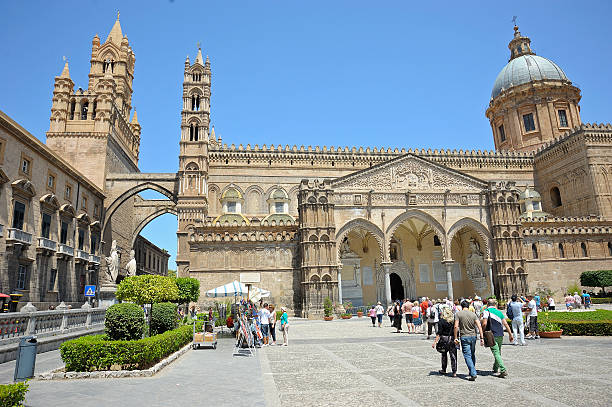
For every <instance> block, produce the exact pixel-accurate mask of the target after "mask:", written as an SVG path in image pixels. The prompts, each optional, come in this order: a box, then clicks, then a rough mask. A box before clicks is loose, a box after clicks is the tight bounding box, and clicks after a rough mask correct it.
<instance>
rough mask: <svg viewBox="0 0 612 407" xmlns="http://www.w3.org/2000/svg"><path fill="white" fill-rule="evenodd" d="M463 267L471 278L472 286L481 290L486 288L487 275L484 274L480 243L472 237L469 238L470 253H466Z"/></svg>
mask: <svg viewBox="0 0 612 407" xmlns="http://www.w3.org/2000/svg"><path fill="white" fill-rule="evenodd" d="M465 267H466V269H467V270H466V271H467V275H468V277H469V278H470V280H472V283H473V284H474V288H475V289H476V290H477V291H482V290H484V289H486V288H487V277H486V275H485V270H484V268H485V263H484V257H483V254H482V251H481V250H480V245H479V244H478V242H477V241H476V239H474V238H473V237H472V238H470V254H469V255H468V257H467V259H466V262H465Z"/></svg>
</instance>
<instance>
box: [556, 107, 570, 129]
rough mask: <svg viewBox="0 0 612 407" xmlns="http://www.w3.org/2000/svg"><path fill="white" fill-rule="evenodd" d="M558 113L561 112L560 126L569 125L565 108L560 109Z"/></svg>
mask: <svg viewBox="0 0 612 407" xmlns="http://www.w3.org/2000/svg"><path fill="white" fill-rule="evenodd" d="M557 113H559V127H569V126H568V125H567V114H566V113H565V110H559V111H558V112H557Z"/></svg>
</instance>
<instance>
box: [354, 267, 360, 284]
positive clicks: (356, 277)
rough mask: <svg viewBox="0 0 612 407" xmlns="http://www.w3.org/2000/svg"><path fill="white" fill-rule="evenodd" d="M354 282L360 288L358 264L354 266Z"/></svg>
mask: <svg viewBox="0 0 612 407" xmlns="http://www.w3.org/2000/svg"><path fill="white" fill-rule="evenodd" d="M355 282H356V283H357V285H358V286H361V267H359V264H355Z"/></svg>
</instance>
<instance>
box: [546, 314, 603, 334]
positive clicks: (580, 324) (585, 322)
mask: <svg viewBox="0 0 612 407" xmlns="http://www.w3.org/2000/svg"><path fill="white" fill-rule="evenodd" d="M538 322H542V323H554V324H555V325H558V326H559V328H560V329H562V330H563V335H578V336H610V335H612V311H609V310H595V311H588V312H556V311H551V312H541V313H540V314H539V315H538Z"/></svg>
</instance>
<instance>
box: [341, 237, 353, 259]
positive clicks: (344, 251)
mask: <svg viewBox="0 0 612 407" xmlns="http://www.w3.org/2000/svg"><path fill="white" fill-rule="evenodd" d="M350 252H351V247H350V246H349V242H348V237H345V238H344V240H342V243H340V257H344V256H345V255H346V254H348V253H350Z"/></svg>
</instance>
